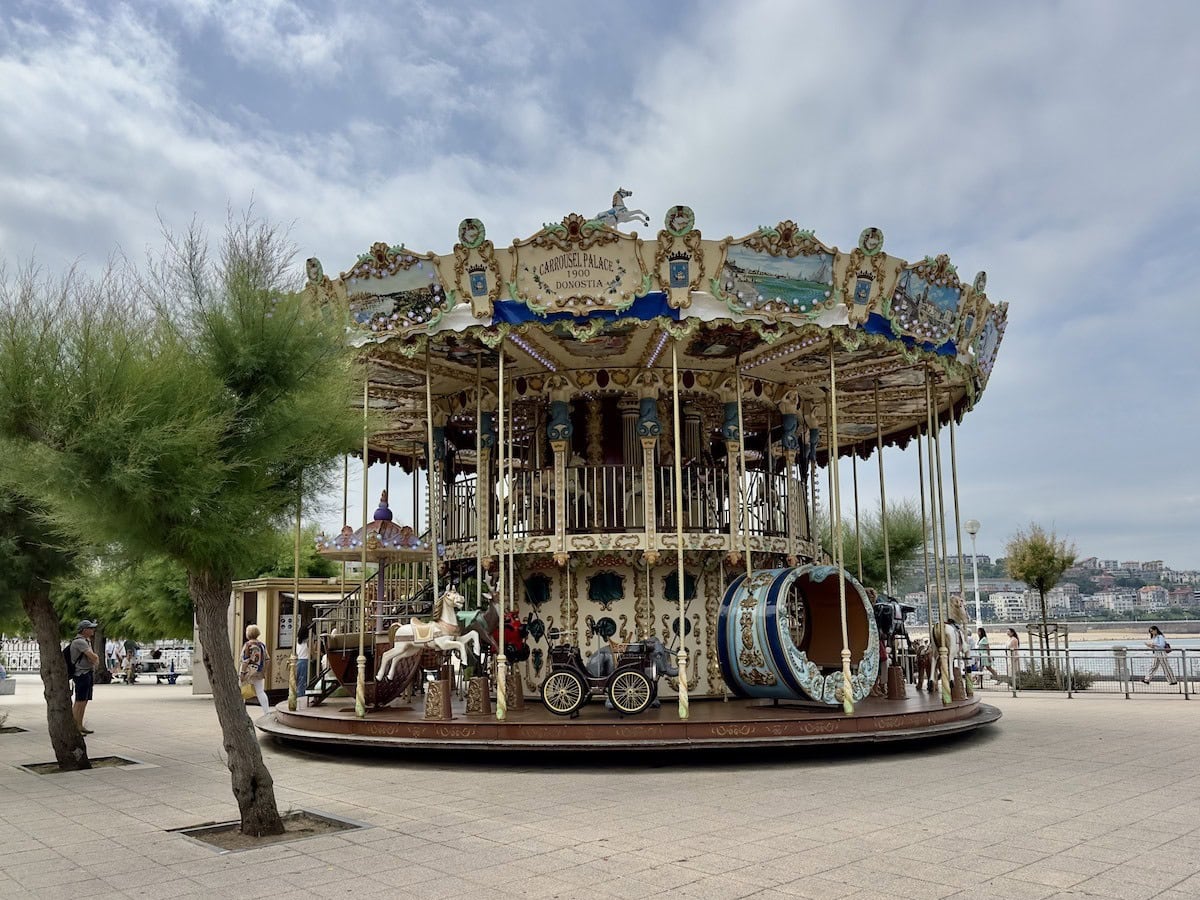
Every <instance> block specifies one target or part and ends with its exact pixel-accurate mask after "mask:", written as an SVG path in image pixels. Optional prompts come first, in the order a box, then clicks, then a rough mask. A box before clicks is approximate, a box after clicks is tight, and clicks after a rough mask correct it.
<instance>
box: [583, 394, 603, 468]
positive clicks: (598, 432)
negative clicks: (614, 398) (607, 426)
mask: <svg viewBox="0 0 1200 900" xmlns="http://www.w3.org/2000/svg"><path fill="white" fill-rule="evenodd" d="M603 428H604V426H603V421H602V419H601V417H600V398H599V397H592V398H591V399H590V400H588V402H587V463H588V465H589V466H598V465H601V464H602V463H603V462H604V444H603V434H602V432H603Z"/></svg>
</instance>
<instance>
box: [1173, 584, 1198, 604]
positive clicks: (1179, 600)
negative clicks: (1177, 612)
mask: <svg viewBox="0 0 1200 900" xmlns="http://www.w3.org/2000/svg"><path fill="white" fill-rule="evenodd" d="M1194 600H1195V597H1194V594H1193V591H1192V589H1191V588H1190V587H1177V588H1175V589H1174V590H1172V591H1170V592H1169V593H1168V594H1167V605H1169V606H1183V607H1188V606H1191V605H1192V603H1193V601H1194Z"/></svg>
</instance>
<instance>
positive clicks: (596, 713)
mask: <svg viewBox="0 0 1200 900" xmlns="http://www.w3.org/2000/svg"><path fill="white" fill-rule="evenodd" d="M464 710H465V707H464V704H463V702H462V701H459V700H457V699H455V701H454V704H453V715H454V718H453V719H452V720H451V721H428V720H426V719H425V718H424V716H423V710H422V708H421V705H420V704H417V706H416V707H395V708H393V707H385V708H383V709H380V710H372V711H369V712H368V713H367V716H366V718H364V719H359V718H357V717H356V716H355V715H354V702H353V700H350V701H341V702H339V701H338V700H336V699H334V700H329V701H326V703H325V704H323V705H321V706H316V707H304V706H303V705H302V706H301V707H300V708H299V709H297V710H296V711H295V712H289V711H288V709H287V704H280V705H279V706H276V707H275V711H274V713H272V714H271V715H269V716H263V717H262V718H261V719H259V720H258V722H257V725H258V728H259V729H260V730H261V731H263V732H265V733H266V734H269V735H271V736H273V737H275V738H277V739H279V740H281V741H285V742H289V743H291V742H295V743H305V744H325V745H342V746H357V747H374V748H379V749H385V748H392V749H396V750H401V749H403V750H421V749H431V750H432V749H455V750H548V751H554V750H604V751H607V750H618V749H620V750H676V751H677V750H703V749H719V748H728V747H804V746H813V745H822V744H873V743H882V742H896V741H915V740H926V739H928V738H935V737H944V736H947V735H952V734H959V733H962V732H966V731H973V730H975V729H977V728H982V727H983V726H985V725H990V724H992V723H993V722H995V721H996V720H998V719H999V718H1000V710H998V709H996V708H995V707H994V706H989V705H988V704H986V703H980V702H979V699H978V697H975V698H972V699H969V700H956V701H954V702H953V703H951V704H950V705H949V706H943V705H942V703H941V700H940V699H939V697H938V696H937V695H936V694H934V695H929V694H919V695H915V696H914V695H913V692H912V691H911V690H910V692H909V697H908V698H907V699H904V700H884V699H875V698H871V699H868V700H864V701H862V702H861V703H859V704H857V706H856V707H855V710H854V714H853V715H851V716H847V715H845V714H844V713H843V712H842V710H841V708H840V707H837V708H828V707H812V706H798V705H796V706H789V705H785V704H783V703H781V704H780V705H778V706H775V705H773V704H772V703H771V701H769V700H768V701H764V700H729V701H727V702H723V701H721V700H700V701H694V702H693V703H692V704H691V710H690V717H689V718H688V719H686V720H683V719H680V718H679V713H678V706H677V704H676V702H675V700H674V698H671V699H666V698H664V700H663V705H662V707H660V708H659V709H649V710H647V711H646V712H644V713H642V714H641V715H638V716H629V717H624V718H623V717H621V716H619V715H617V713H615V712H613V711H611V710H607V709H605V708H604V704H603V702H592V703H590V704H589V705H587V706H585V707H584V708H583V709H582V710H581V711H580V715H579V717H578V718H576V719H564V718H561V717H559V716H555V715H553V714H551V713H549V712H547V711H546V709H545V708H544V707H543V706H542V705H541V703H540V702H537V701H533V700H530V701H529V702H527V703H526V705H525V709H524V710H522V711H519V712H518V711H513V710H511V709H510V710H509V711H508V716H507V718H506V719H505V720H504V721H503V722H501V721H498V720H497V719H496V718H495V716H494V715H493V716H492V717H490V718H475V717H472V718H467V717H466V715H465V714H464Z"/></svg>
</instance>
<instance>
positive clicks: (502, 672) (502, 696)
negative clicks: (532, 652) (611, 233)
mask: <svg viewBox="0 0 1200 900" xmlns="http://www.w3.org/2000/svg"><path fill="white" fill-rule="evenodd" d="M496 388H497V392H498V393H499V395H500V397H499V402H498V404H497V408H496V412H497V415H496V419H497V424H496V432H497V433H496V448H497V450H498V452H499V453H500V459H498V460H497V466H496V470H497V473H498V475H499V476H500V477H499V479H498V481H499V484H500V486H501V487H503V486H504V446H505V443H506V441H505V440H504V394H505V391H504V343H503V342H501V344H500V371H499V374H498V380H497V382H496ZM511 439H512V436H511V435H510V436H509V440H511ZM510 489H511V488H510ZM504 499H505V498H504V497H499V498H497V503H496V508H497V509H498V510H500V512H501V521H502V522H503V523H504V528H507V527H508V517H507V516H504V515H503V513H504ZM497 534H498V535H499V537H500V538H501V539H503V537H504V529H501V530H499V531H498V532H497ZM498 543H499V542H498ZM497 549H498V550H499V553H498V554H497V556H498V557H499V560H498V565H499V568H498V569H497V572H496V582H497V584H496V590H497V592H498V593H499V595H500V596H499V600H500V624H499V626H498V629H499V638H500V640H499V645H500V649H499V650H498V651H497V652H496V718H497V719H499V720H501V721H503V720H504V719H505V718H507V716H508V694H507V687H508V685H507V681H508V661H507V660H506V659H505V658H504V608H505V605H506V603H507V600H508V598H507V596H506V594H507V593H508V582H507V581H506V580H505V577H504V576H505V572H504V569H505V565H504V563H505V559H504V557H505V552H504V547H503V545H502V544H501V546H499V547H497Z"/></svg>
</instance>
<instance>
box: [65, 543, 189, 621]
mask: <svg viewBox="0 0 1200 900" xmlns="http://www.w3.org/2000/svg"><path fill="white" fill-rule="evenodd" d="M63 595H65V596H63ZM58 606H59V609H60V610H61V611H64V612H65V611H67V610H69V611H70V612H71V613H72V614H73V615H72V616H68V619H70V618H72V617H75V618H78V617H80V616H83V615H84V614H85V613H86V614H87V615H89V616H90V617H92V618H95V619H97V620H98V621H99V622H100V623H101V625H103V626H104V631H105V633H106V634H109V635H114V636H116V635H120V636H121V637H128V638H133V639H134V640H135V641H155V640H159V639H160V638H184V639H186V638H190V637H191V636H192V633H193V622H194V619H193V616H194V609H193V606H192V598H191V596H190V595H189V594H188V585H187V570H185V569H184V568H183V566H181V565H180V564H179V563H178V562H176V561H175V560H173V559H170V558H168V557H164V556H151V557H145V558H142V559H134V560H130V559H126V558H124V557H123V556H116V557H113V558H110V559H105V560H102V561H96V562H95V563H94V564H93V565H91V566H89V567H87V568H85V569H83V570H82V571H81V572H80V573H79V574H78V575H76V576H75V577H74V578H72V579H70V581H69V582H67V583H65V584H64V585H63V589H62V592H61V595H60V597H59V599H58Z"/></svg>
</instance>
